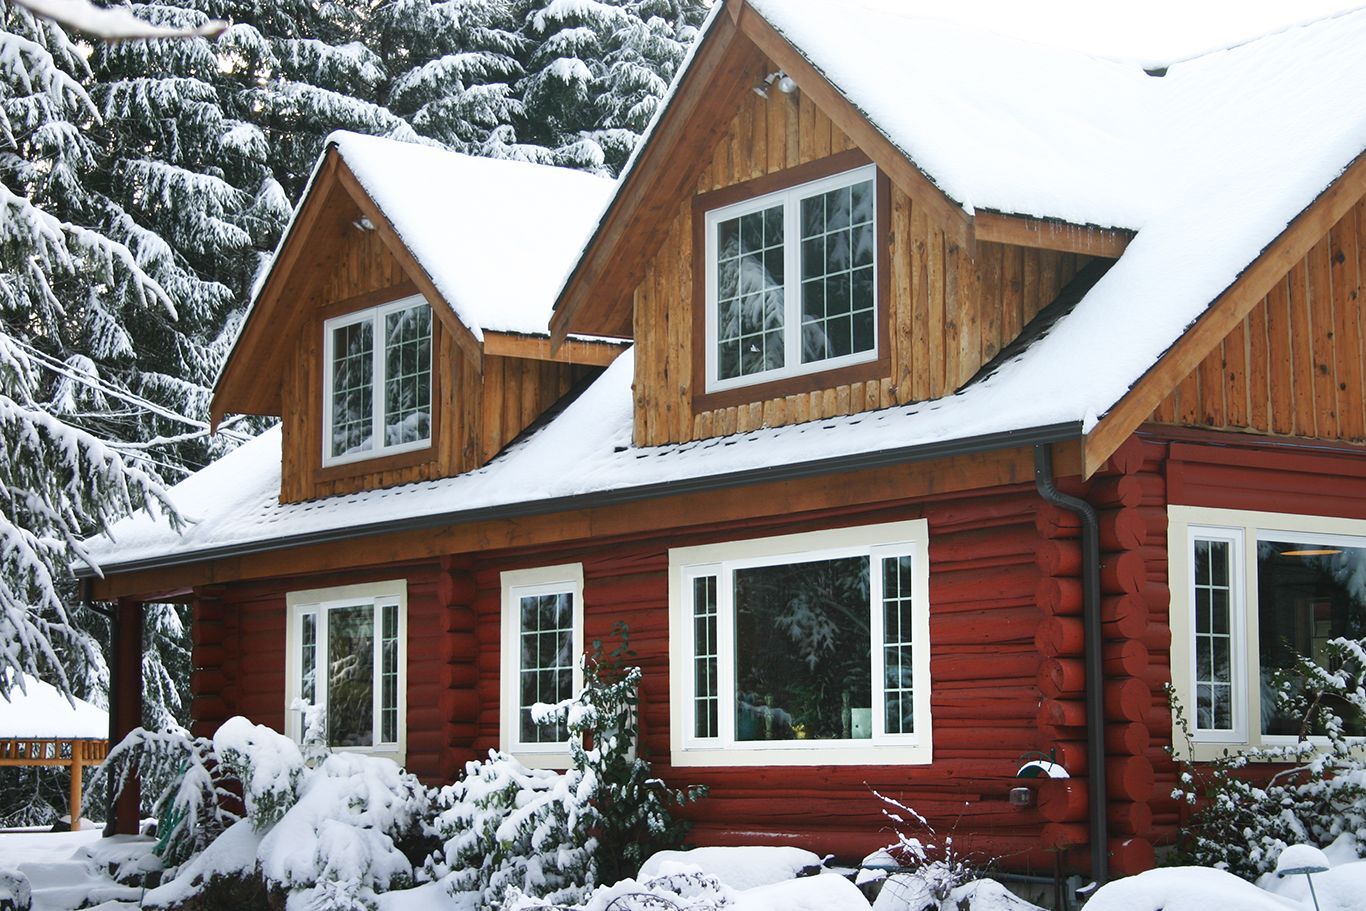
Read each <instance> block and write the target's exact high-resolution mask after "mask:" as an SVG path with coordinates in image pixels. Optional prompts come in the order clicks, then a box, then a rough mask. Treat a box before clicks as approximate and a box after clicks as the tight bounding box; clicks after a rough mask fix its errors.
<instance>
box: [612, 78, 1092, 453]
mask: <svg viewBox="0 0 1366 911" xmlns="http://www.w3.org/2000/svg"><path fill="white" fill-rule="evenodd" d="M854 148H855V146H854V143H853V141H852V140H851V139H850V138H849V137H848V136H847V135H845V133H844V132H843V131H841V130H840V129H839V128H838V127H836V126H834V125H833V124H832V123H831V121H830V119H829V117H827V116H826V115H825V114H824V113H823V112H822V111H821V110H820V109H819V108H817V107H816V106H815V105H814V104H813V103H812V102H811V100H810V99H809V98H808V97H807V96H806V95H805V94H803V93H800V92H798V93H795V94H792V95H784V94H782V93H781V92H778V91H777V90H774V91H771V92H770V93H769V98H768V99H763V98H759V97H758V96H757V95H754V94H753V93H746V94H745V98H744V101H743V106H742V107H741V109H740V111H739V112H738V113H737V114H736V115H735V118H734V119H733V121H732V122H731V125H730V127H729V129H728V130H727V132H726V134H725V135H724V136H723V137H722V138H721V140H720V142H719V143H718V145H717V147H716V149H715V150H714V151H713V152H712V154H711V159H710V161H709V163H708V164H707V166H706V167H705V168H704V169H703V172H702V176H701V177H700V179H699V180H698V183H697V187H696V192H697V193H707V192H710V191H714V190H720V189H724V188H727V187H733V186H735V185H737V184H741V183H744V182H746V181H749V180H753V179H756V178H760V177H766V176H769V175H772V174H778V173H781V172H782V171H784V170H786V169H789V168H793V167H796V166H798V165H805V164H808V163H810V162H813V161H818V160H820V159H822V158H826V157H828V156H830V155H832V154H837V153H840V152H844V151H848V150H851V149H854ZM891 207H892V211H891V213H890V214H891V218H890V238H889V254H888V261H889V264H890V271H891V275H890V282H889V283H888V284H889V287H890V295H889V296H890V300H887V301H885V302H883V304H884V305H885V306H887V307H888V308H889V320H888V326H889V335H890V336H891V337H890V338H889V339H888V340H887V341H888V343H889V348H890V355H891V367H890V370H889V371H888V373H887V375H886V376H882V377H877V378H875V379H870V380H867V381H864V382H858V383H849V384H844V385H838V386H832V387H831V388H826V389H816V390H814V391H810V392H804V393H801V394H795V395H782V396H770V397H765V396H764V394H763V392H762V388H761V387H756V390H755V400H754V401H752V402H749V403H747V404H742V405H736V406H732V407H726V408H717V409H713V410H704V411H699V412H695V411H694V410H693V404H692V399H693V395H694V394H695V393H697V392H700V391H702V386H703V383H704V379H703V378H702V377H697V376H693V372H694V368H693V346H694V345H701V344H703V340H702V339H695V338H694V337H693V334H694V333H693V306H694V297H695V290H696V289H695V288H694V275H693V257H694V256H695V255H701V251H695V250H693V246H694V240H693V238H694V224H693V211H692V200H691V199H689V200H687V201H686V202H685V203H684V204H683V205H682V206H681V207H680V208H679V210H678V211H677V212H675V213H674V214H673V217H672V221H671V222H670V224H669V231H668V236H667V238H666V240H665V241H664V244H663V245H662V246H661V247H660V249H659V252H658V253H657V254H656V255H655V257H654V259H653V261H652V262H651V265H650V266H649V268H648V269H647V270H646V272H645V274H644V275H643V276H642V278H641V281H640V283H639V285H638V286H637V288H636V291H635V298H634V326H635V339H636V349H637V350H636V376H635V401H636V409H635V415H636V418H635V441H636V443H637V444H638V445H646V446H648V445H657V444H661V443H668V442H681V441H685V440H691V439H700V438H704V437H711V436H721V435H725V434H730V433H738V432H743V431H747V430H753V429H755V428H757V427H761V426H779V425H783V424H794V423H799V422H801V421H808V420H816V419H819V418H825V417H832V416H834V415H839V414H849V413H852V412H855V411H864V410H868V409H873V408H882V407H887V406H890V405H896V404H903V403H909V402H916V401H924V400H927V399H933V398H939V397H940V396H944V395H948V394H949V393H952V392H953V391H954V390H956V389H958V388H959V387H960V386H962V384H963V383H965V382H967V381H968V380H969V379H971V378H972V376H973V375H974V374H975V373H976V372H977V370H978V369H979V368H980V367H981V366H982V365H983V364H984V363H986V362H987V361H988V360H990V358H991V357H992V356H993V355H995V354H996V352H998V351H999V350H1000V349H1001V347H1002V346H1004V345H1005V344H1006V343H1008V342H1009V341H1011V340H1012V339H1013V338H1014V337H1015V336H1016V335H1017V334H1018V333H1019V331H1020V328H1021V327H1022V326H1023V325H1024V324H1025V323H1026V322H1028V321H1029V320H1030V319H1031V318H1032V317H1033V316H1034V315H1035V314H1037V313H1038V312H1039V310H1040V309H1042V308H1043V307H1044V306H1045V305H1047V304H1048V303H1049V302H1051V301H1052V300H1053V299H1054V298H1055V297H1056V296H1057V293H1058V291H1059V290H1061V289H1062V287H1063V286H1064V285H1066V284H1067V282H1068V281H1070V280H1071V278H1072V277H1073V276H1074V275H1075V274H1076V273H1077V271H1078V270H1079V269H1080V268H1081V267H1082V266H1083V265H1085V263H1086V262H1087V257H1083V256H1077V255H1075V254H1069V253H1057V252H1053V251H1049V250H1037V249H1026V248H1022V247H1015V246H1007V245H1003V244H994V243H981V244H979V245H978V249H977V255H976V259H975V260H974V259H973V258H972V257H971V256H970V255H969V254H968V252H967V251H965V250H963V249H961V248H960V247H959V245H958V244H957V242H955V241H954V240H953V239H952V238H951V237H949V236H946V234H945V232H944V230H943V228H942V226H941V225H940V224H938V223H937V222H936V220H935V219H934V218H933V217H932V216H930V215H929V214H927V212H926V211H925V210H924V209H923V208H922V207H920V206H916V205H913V203H912V201H911V199H910V198H909V197H908V196H906V195H905V194H904V193H902V192H901V191H900V190H898V189H897V188H896V187H893V188H892V193H891ZM661 217H668V216H667V215H662V216H661Z"/></svg>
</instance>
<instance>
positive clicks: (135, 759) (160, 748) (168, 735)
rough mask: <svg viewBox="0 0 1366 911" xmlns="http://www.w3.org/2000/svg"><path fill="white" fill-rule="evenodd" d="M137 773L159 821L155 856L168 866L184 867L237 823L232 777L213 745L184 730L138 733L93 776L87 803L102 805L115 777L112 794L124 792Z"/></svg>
mask: <svg viewBox="0 0 1366 911" xmlns="http://www.w3.org/2000/svg"><path fill="white" fill-rule="evenodd" d="M134 771H136V772H137V775H138V780H139V782H140V784H141V786H142V793H143V798H144V800H145V801H146V800H147V799H148V798H150V802H149V803H148V808H149V809H150V811H151V813H152V815H153V816H155V817H157V818H158V819H159V820H160V821H161V829H160V831H159V832H158V833H157V834H158V841H157V853H158V854H160V855H161V858H162V860H163V861H164V862H165V863H166V864H167V866H175V865H178V864H181V863H184V862H185V861H186V860H188V859H189V858H190V857H192V856H194V855H195V854H197V853H199V852H200V851H202V850H204V848H206V847H207V846H208V845H209V843H210V842H212V841H213V840H214V839H215V838H217V837H218V836H219V835H220V834H221V833H222V832H223V830H224V829H226V828H227V827H228V826H230V825H232V823H234V822H236V821H237V815H236V814H235V813H233V812H232V811H231V810H230V809H229V806H230V803H229V802H228V801H229V799H230V798H232V797H233V794H232V792H231V790H230V781H229V777H230V776H229V772H228V769H227V768H226V767H224V766H223V765H222V764H221V763H220V762H219V761H218V756H217V754H216V752H215V750H214V744H213V741H210V740H206V739H205V738H203V737H191V736H190V735H189V734H188V733H187V732H185V731H183V730H172V731H158V732H153V731H147V730H144V729H142V728H135V729H134V730H133V731H132V732H130V733H129V734H128V736H126V737H124V738H123V740H121V741H119V743H118V744H116V745H115V746H114V748H113V749H112V750H110V751H109V755H108V757H106V759H105V761H104V763H103V764H102V765H100V767H99V768H98V769H96V770H95V772H94V774H93V775H92V776H91V778H90V781H89V783H88V784H87V786H86V790H85V797H86V803H87V804H91V803H94V802H98V801H102V800H103V799H104V794H105V787H106V785H107V783H108V781H109V780H110V778H111V777H112V780H113V784H114V790H115V791H121V790H122V789H123V787H124V785H125V784H126V783H127V781H128V776H129V775H130V774H132V773H133V772H134Z"/></svg>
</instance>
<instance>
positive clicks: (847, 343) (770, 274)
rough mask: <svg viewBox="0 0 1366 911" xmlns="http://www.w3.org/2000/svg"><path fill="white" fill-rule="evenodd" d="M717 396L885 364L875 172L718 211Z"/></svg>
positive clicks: (714, 266)
mask: <svg viewBox="0 0 1366 911" xmlns="http://www.w3.org/2000/svg"><path fill="white" fill-rule="evenodd" d="M705 232H706V288H707V294H706V358H705V361H706V373H707V384H706V388H707V391H708V392H717V391H722V390H726V389H732V388H736V387H739V386H744V385H749V384H751V383H754V382H762V381H767V380H774V379H783V378H786V377H790V376H797V375H801V374H806V373H813V372H816V371H824V370H831V369H835V368H839V367H844V366H849V365H853V364H859V363H863V362H865V361H872V360H876V359H877V357H878V337H877V336H878V318H877V310H878V300H877V297H878V294H877V288H878V275H877V271H878V268H879V266H878V255H877V250H878V242H879V241H878V234H879V230H878V212H877V170H876V168H874V167H873V166H872V165H869V166H866V167H862V168H858V169H856V170H853V171H848V172H845V173H843V174H837V175H834V176H832V177H825V178H822V179H820V180H815V181H811V182H809V183H803V184H801V185H799V186H795V187H791V188H789V189H785V190H782V191H780V192H777V193H770V194H768V195H765V196H760V197H758V198H755V199H748V200H745V201H743V202H738V203H735V204H733V205H727V206H724V207H721V208H717V209H712V210H710V211H708V212H707V213H706V215H705Z"/></svg>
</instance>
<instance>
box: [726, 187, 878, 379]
mask: <svg viewBox="0 0 1366 911" xmlns="http://www.w3.org/2000/svg"><path fill="white" fill-rule="evenodd" d="M865 180H872V181H873V231H874V235H875V241H876V243H878V244H882V243H884V242H885V238H881V237H877V236H876V232H877V225H878V216H879V214H880V213H879V212H878V211H877V206H878V200H877V166H876V165H865V166H863V167H861V168H855V169H854V170H852V171H843V172H841V173H839V174H832V175H831V176H829V177H822V178H820V179H818V180H812V181H808V182H807V183H803V184H798V185H796V186H792V187H786V188H784V189H782V190H778V191H776V192H773V193H768V194H765V195H763V196H759V197H756V198H754V199H746V200H744V201H743V202H737V203H732V204H731V205H728V206H723V207H721V208H717V209H711V210H709V211H708V212H707V213H706V215H705V229H704V231H705V234H706V283H707V287H706V292H707V293H706V310H707V312H706V346H707V348H706V370H707V377H706V380H707V381H706V390H707V392H723V391H725V390H727V389H738V388H741V387H744V386H753V385H756V384H759V383H768V382H772V381H774V380H783V379H787V378H788V377H793V376H805V375H806V374H809V373H824V372H825V371H827V370H838V369H839V368H841V367H849V366H852V365H854V364H863V363H867V362H869V361H875V360H877V358H878V352H879V351H880V350H881V344H882V339H881V338H880V331H879V323H880V320H879V319H878V318H877V311H879V310H880V309H881V308H882V307H883V306H885V305H886V304H885V302H884V301H882V300H879V299H877V297H876V295H877V288H879V287H880V286H879V284H878V279H879V278H880V276H879V274H878V272H879V270H880V269H881V263H880V261H879V260H880V257H878V256H877V255H876V254H874V256H873V289H874V304H875V308H876V309H875V311H874V317H873V347H872V348H871V349H869V350H868V351H858V352H854V353H851V354H846V355H844V356H842V357H833V358H827V359H825V360H821V361H813V362H811V363H809V364H803V363H802V358H801V337H802V333H801V326H802V300H801V286H802V282H801V205H800V202H801V199H802V198H804V197H808V196H814V195H815V194H817V193H825V192H827V191H829V190H835V189H839V188H840V187H846V186H850V185H851V184H856V183H860V182H862V181H865ZM779 201H782V203H783V287H784V289H785V290H784V297H783V308H784V309H783V314H784V315H783V346H784V356H783V366H782V367H781V368H780V369H777V370H766V371H764V372H762V373H751V374H749V375H748V376H736V377H731V378H730V379H726V380H721V379H717V376H716V346H717V340H716V334H717V316H718V314H717V303H716V295H717V287H716V283H717V263H716V225H717V224H718V223H719V222H722V221H726V220H728V219H731V218H735V217H736V216H739V215H747V214H749V213H751V212H757V211H759V210H761V209H768V208H772V207H773V205H774V204H775V203H777V202H779ZM794 328H795V329H796V331H793V329H794Z"/></svg>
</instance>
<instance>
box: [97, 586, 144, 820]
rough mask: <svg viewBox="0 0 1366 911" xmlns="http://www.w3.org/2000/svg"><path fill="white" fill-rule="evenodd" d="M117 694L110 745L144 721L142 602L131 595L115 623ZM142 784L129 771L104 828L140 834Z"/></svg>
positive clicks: (113, 705)
mask: <svg viewBox="0 0 1366 911" xmlns="http://www.w3.org/2000/svg"><path fill="white" fill-rule="evenodd" d="M113 652H114V675H113V676H114V698H113V699H111V700H110V702H111V703H112V708H113V712H112V713H111V715H110V719H111V722H112V725H111V726H112V727H113V731H111V732H110V738H109V740H110V745H111V746H112V745H113V744H115V743H118V742H119V741H120V740H122V739H123V738H124V737H125V736H126V735H127V734H128V733H129V732H130V731H132V730H133V728H136V727H138V726H139V725H141V724H142V604H141V603H139V602H137V601H134V600H132V599H130V598H122V599H120V600H119V606H118V617H117V622H115V624H114V649H113ZM141 797H142V794H141V788H140V787H139V783H138V778H137V774H136V773H135V772H134V773H130V774H129V775H128V781H127V782H126V783H125V784H124V786H123V790H122V791H120V792H119V797H118V800H116V801H115V802H114V805H113V807H111V808H110V809H111V810H112V811H113V815H114V818H113V819H112V820H111V821H110V822H111V825H109V826H107V827H106V828H105V832H106V833H110V834H115V835H136V834H138V822H139V821H140V819H141V809H140V806H141V802H142V801H141Z"/></svg>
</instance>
